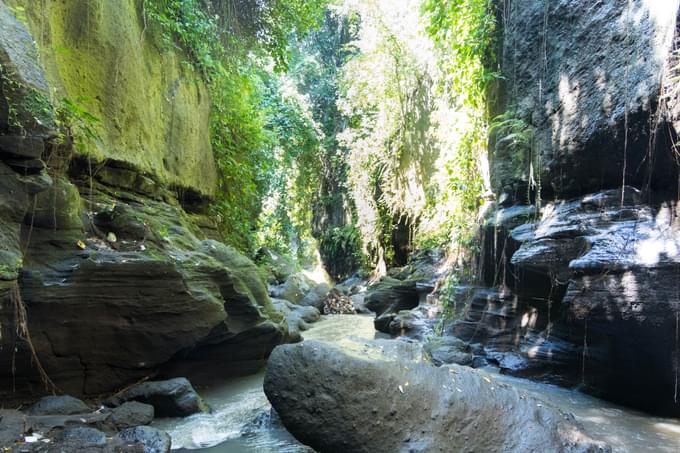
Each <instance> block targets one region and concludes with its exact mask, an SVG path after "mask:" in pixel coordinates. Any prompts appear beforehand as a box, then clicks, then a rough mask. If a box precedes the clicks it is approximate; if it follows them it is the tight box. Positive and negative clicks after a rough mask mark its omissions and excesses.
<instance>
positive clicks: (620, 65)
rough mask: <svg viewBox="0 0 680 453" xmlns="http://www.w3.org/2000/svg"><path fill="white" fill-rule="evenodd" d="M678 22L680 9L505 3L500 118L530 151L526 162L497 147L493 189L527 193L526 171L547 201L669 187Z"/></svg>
mask: <svg viewBox="0 0 680 453" xmlns="http://www.w3.org/2000/svg"><path fill="white" fill-rule="evenodd" d="M676 15H677V2H675V1H666V2H651V1H643V0H638V1H628V0H606V1H600V2H586V1H581V0H557V1H543V0H541V1H532V0H513V1H511V2H507V8H506V9H505V10H504V14H503V24H502V25H503V27H504V33H503V44H502V57H501V63H502V72H503V76H504V81H503V85H504V86H503V87H502V89H501V94H500V96H499V99H500V100H501V101H500V104H501V105H499V106H495V108H494V110H496V111H498V112H499V113H500V112H503V111H512V112H513V116H514V117H516V118H518V119H521V120H523V121H524V122H525V123H526V124H527V125H528V126H529V127H531V128H532V129H533V132H534V143H533V149H532V150H531V151H525V152H523V153H521V154H527V155H516V154H517V153H515V152H513V151H511V150H510V149H508V148H507V146H504V144H503V143H497V144H496V146H495V149H494V150H493V153H492V168H493V178H492V179H493V185H494V188H495V190H496V191H497V192H499V193H501V192H508V193H510V194H512V195H514V194H517V193H521V192H523V191H525V190H526V185H527V183H528V180H529V164H530V163H533V166H534V167H535V168H534V174H535V175H538V178H540V180H541V181H542V182H543V184H542V186H543V187H542V189H543V192H544V195H545V196H547V197H550V194H552V193H554V194H556V196H558V197H561V198H563V197H565V196H567V197H569V196H577V195H583V194H586V193H589V192H594V191H597V190H601V189H610V188H614V187H617V186H620V185H621V184H622V182H624V183H628V184H631V185H634V186H636V187H640V188H641V187H642V186H645V187H648V186H651V188H652V189H655V190H658V189H663V188H665V187H666V186H667V185H668V184H672V183H673V181H675V179H674V178H675V177H676V175H677V169H676V168H675V166H672V165H670V164H671V163H672V162H674V160H673V159H672V158H673V154H672V153H671V146H670V145H671V143H672V141H673V140H674V137H675V131H674V130H673V129H672V128H670V129H669V128H668V122H669V121H670V118H669V115H668V114H669V112H668V111H667V110H666V109H665V102H664V96H665V95H666V94H668V93H664V92H663V91H664V86H665V85H664V82H663V81H664V77H670V76H671V75H670V74H667V72H668V71H666V69H667V67H668V63H669V61H670V60H671V59H673V58H674V57H673V54H672V52H671V47H672V43H673V38H674V34H675V23H676V20H675V19H676ZM528 153H531V154H532V156H528ZM532 161H533V162H532ZM624 168H625V171H624ZM624 173H625V178H624Z"/></svg>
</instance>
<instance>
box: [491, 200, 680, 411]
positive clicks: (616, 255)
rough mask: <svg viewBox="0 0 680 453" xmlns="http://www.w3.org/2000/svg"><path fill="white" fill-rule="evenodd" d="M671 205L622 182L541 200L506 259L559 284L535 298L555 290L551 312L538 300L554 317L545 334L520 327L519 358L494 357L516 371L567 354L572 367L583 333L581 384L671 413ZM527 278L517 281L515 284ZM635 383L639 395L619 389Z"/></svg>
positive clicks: (563, 359)
mask: <svg viewBox="0 0 680 453" xmlns="http://www.w3.org/2000/svg"><path fill="white" fill-rule="evenodd" d="M673 204H674V202H673V203H662V204H661V205H660V206H658V207H656V208H655V207H653V206H650V205H645V204H643V203H641V193H640V192H639V191H638V190H636V189H635V188H633V187H623V188H620V189H615V190H608V191H602V192H597V193H594V194H589V195H585V196H582V197H578V198H576V199H572V200H568V201H560V202H555V203H550V204H548V205H546V207H545V208H544V212H543V216H542V218H541V219H540V221H539V222H537V223H532V224H526V225H523V226H520V227H517V228H516V229H514V230H513V231H512V235H513V237H514V238H515V239H516V240H518V241H519V242H521V244H522V245H521V247H520V248H519V250H518V251H517V252H516V253H515V254H514V255H513V256H512V263H513V265H515V266H516V267H517V268H518V270H519V273H520V275H521V274H522V273H523V272H524V271H525V270H527V271H531V272H534V273H537V274H541V275H544V276H545V278H546V279H551V278H555V279H556V280H559V281H562V282H564V283H563V284H562V285H563V289H561V290H560V289H559V287H558V289H557V290H550V289H545V290H544V294H546V295H547V297H546V296H545V295H544V296H543V298H544V300H546V299H547V300H551V298H552V299H554V300H553V301H551V303H552V304H553V306H555V305H558V306H560V307H561V310H560V311H559V312H553V313H551V314H548V313H547V310H546V309H545V308H542V309H541V308H540V306H538V308H539V311H538V312H537V315H540V313H544V314H543V315H542V316H543V319H545V317H547V316H551V315H552V319H553V320H557V323H556V325H555V326H553V327H552V333H551V335H533V334H532V332H531V329H530V330H529V331H528V332H525V333H526V334H527V336H526V337H525V338H526V341H522V342H521V343H520V344H521V350H522V351H514V352H522V355H523V356H524V359H525V360H524V361H525V362H526V363H525V364H524V365H523V366H515V365H513V364H510V365H507V366H505V365H503V363H505V362H507V361H500V362H501V366H502V367H507V368H508V369H509V370H513V369H514V370H517V371H520V370H522V368H526V367H528V366H531V364H532V362H536V361H542V360H544V359H545V358H546V357H548V356H549V357H550V360H551V362H552V364H553V366H556V365H560V363H563V364H565V365H567V364H568V363H569V362H571V363H572V365H573V368H575V371H576V370H580V369H581V367H582V362H583V357H584V353H583V349H582V346H583V344H584V338H585V337H586V335H587V342H588V352H587V354H586V356H587V362H588V367H587V368H588V370H589V372H588V373H586V376H585V377H582V378H581V380H583V379H584V380H585V383H586V388H589V389H590V390H591V391H594V392H596V393H598V394H599V395H604V396H606V397H607V398H610V399H613V400H615V401H618V402H621V403H626V404H629V405H634V406H636V407H639V408H643V409H645V410H653V411H656V412H657V413H659V412H663V413H668V414H676V415H677V414H680V409H678V406H677V405H675V404H672V403H671V402H670V401H671V400H669V399H668V398H667V397H666V396H665V395H668V394H671V393H673V389H674V388H675V379H674V377H673V376H672V373H669V372H668V370H672V369H674V367H675V364H674V362H673V359H672V357H673V351H674V350H675V343H674V339H673V338H674V335H675V330H676V326H675V322H674V319H675V315H676V311H677V310H676V309H675V305H677V300H678V294H679V293H678V291H679V290H680V286H679V285H680V283H678V279H677V278H676V277H675V276H676V274H677V273H678V271H680V247H678V244H680V240H679V239H678V238H680V222H679V221H678V216H677V213H676V208H675V207H674V206H673ZM534 282H535V280H531V279H523V280H520V281H519V282H518V284H517V287H518V290H519V291H523V288H524V287H525V286H532V285H534ZM523 316H524V315H523ZM516 319H518V318H516ZM520 319H521V318H519V319H518V320H520ZM534 319H537V320H538V322H540V316H537V317H534V316H528V317H525V318H524V321H525V324H529V325H531V324H533V323H534ZM586 323H587V325H586ZM586 330H587V333H586ZM533 333H535V332H533ZM532 343H533V345H532ZM524 351H526V353H524ZM501 352H510V351H503V350H501ZM529 352H530V354H531V356H530V357H529V356H528V354H527V353H529ZM527 357H528V358H529V359H530V360H528V361H527V360H526V358H527ZM522 372H525V370H522ZM574 374H579V373H574ZM643 384H644V385H645V387H646V388H649V389H653V390H650V391H649V392H646V393H645V394H644V396H642V395H639V394H637V393H636V392H630V391H629V390H628V389H629V388H630V387H631V386H635V385H643Z"/></svg>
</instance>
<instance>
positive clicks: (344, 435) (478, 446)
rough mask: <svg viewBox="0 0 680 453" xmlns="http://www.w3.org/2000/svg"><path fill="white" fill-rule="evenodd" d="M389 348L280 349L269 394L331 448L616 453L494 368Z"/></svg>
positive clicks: (292, 421) (292, 425) (302, 434)
mask: <svg viewBox="0 0 680 453" xmlns="http://www.w3.org/2000/svg"><path fill="white" fill-rule="evenodd" d="M384 343H385V342H383V344H384ZM396 343H398V342H396ZM383 349H384V347H383V348H381V344H380V343H378V344H374V343H372V342H360V341H354V342H343V343H341V344H340V345H331V344H327V343H323V342H318V341H305V342H303V343H298V344H295V345H286V346H279V347H277V348H276V349H275V350H274V351H273V353H272V355H271V357H270V359H269V365H268V367H267V373H266V375H265V380H264V391H265V394H266V395H267V397H268V398H269V401H270V402H271V403H272V405H273V406H274V409H275V410H276V411H277V413H278V414H279V415H280V416H281V419H282V421H283V424H284V425H285V427H286V428H287V429H288V430H289V431H290V432H291V433H293V435H294V436H295V437H296V438H298V439H299V440H300V441H301V442H303V443H305V444H307V445H309V446H311V447H312V448H314V449H316V450H318V451H321V452H347V451H352V452H371V453H380V452H386V453H387V452H389V453H394V452H450V451H480V452H481V451H484V452H493V451H496V452H501V451H502V452H529V451H533V452H547V451H561V452H595V451H610V449H609V447H608V446H606V445H605V444H602V443H598V442H595V441H593V440H592V439H590V438H588V437H587V436H586V435H585V434H584V433H583V432H582V431H581V429H580V427H579V426H578V425H577V424H576V422H575V421H574V418H573V416H570V415H566V414H564V413H562V412H560V411H559V410H557V409H554V408H552V407H550V406H548V405H547V404H546V403H543V402H542V401H540V400H538V399H535V398H533V397H531V396H528V395H526V394H523V393H522V392H521V391H519V390H517V389H515V388H513V387H510V386H508V385H505V384H502V383H497V382H495V381H494V380H493V379H492V378H490V377H489V376H488V375H486V374H483V373H481V372H479V371H477V370H472V369H468V368H464V367H457V366H451V367H450V368H446V369H444V368H436V367H433V366H432V365H430V364H426V363H422V362H419V361H408V360H405V359H404V356H403V355H402V354H399V353H397V354H394V353H393V352H389V353H388V352H384V351H383Z"/></svg>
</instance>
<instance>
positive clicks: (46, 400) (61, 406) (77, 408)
mask: <svg viewBox="0 0 680 453" xmlns="http://www.w3.org/2000/svg"><path fill="white" fill-rule="evenodd" d="M27 412H28V414H29V415H73V414H87V413H89V412H92V409H90V407H89V406H88V405H87V404H85V403H84V402H82V401H81V400H79V399H78V398H74V397H72V396H68V395H61V396H45V397H43V398H41V399H40V401H38V402H37V403H35V404H34V405H33V406H31V407H30V408H29V409H28V411H27Z"/></svg>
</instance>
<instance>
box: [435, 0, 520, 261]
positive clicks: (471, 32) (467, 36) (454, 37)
mask: <svg viewBox="0 0 680 453" xmlns="http://www.w3.org/2000/svg"><path fill="white" fill-rule="evenodd" d="M422 11H423V14H424V15H425V16H426V17H427V19H428V21H429V26H428V28H427V31H428V33H429V35H430V36H431V38H432V39H433V41H434V43H435V45H436V48H437V50H438V59H439V61H440V67H442V68H443V69H444V74H443V76H442V77H441V79H440V80H439V84H440V88H441V89H442V91H443V92H444V94H445V95H447V96H448V97H449V98H450V102H451V103H452V104H453V105H456V106H458V108H459V110H460V112H461V113H462V114H463V115H464V117H465V118H466V120H465V121H464V122H462V127H461V128H460V137H459V139H458V142H457V144H456V145H455V150H454V152H453V153H452V154H451V159H449V161H448V162H447V163H446V168H447V172H448V176H449V181H448V184H447V189H448V190H447V192H446V193H445V194H444V196H443V197H442V198H443V201H444V203H442V206H444V207H445V211H446V219H447V220H446V221H445V222H443V223H442V225H443V227H444V228H442V230H441V231H446V232H447V234H448V236H449V239H450V240H453V242H454V243H458V244H464V245H466V246H468V247H469V246H470V245H471V244H473V243H474V242H473V237H474V236H475V231H474V228H472V227H473V225H474V224H475V222H474V216H475V214H476V212H477V210H478V209H479V206H480V203H481V201H482V195H483V192H484V189H485V182H484V180H483V178H482V172H481V166H482V165H481V164H482V163H483V162H484V161H486V159H487V141H488V134H489V119H488V113H487V93H488V91H489V84H490V83H491V82H493V81H495V80H496V79H497V78H498V77H499V74H498V72H497V71H496V70H495V67H494V64H495V54H494V50H495V41H494V40H495V33H496V30H495V28H496V24H495V14H494V9H493V1H491V0H447V1H440V0H426V1H425V2H424V4H423V8H422ZM515 138H517V139H519V136H515ZM438 208H439V209H441V206H439V207H438Z"/></svg>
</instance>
